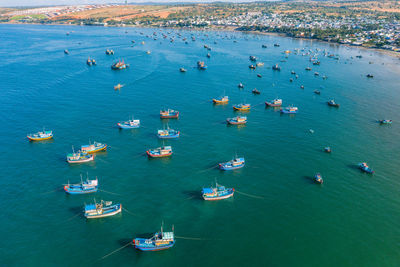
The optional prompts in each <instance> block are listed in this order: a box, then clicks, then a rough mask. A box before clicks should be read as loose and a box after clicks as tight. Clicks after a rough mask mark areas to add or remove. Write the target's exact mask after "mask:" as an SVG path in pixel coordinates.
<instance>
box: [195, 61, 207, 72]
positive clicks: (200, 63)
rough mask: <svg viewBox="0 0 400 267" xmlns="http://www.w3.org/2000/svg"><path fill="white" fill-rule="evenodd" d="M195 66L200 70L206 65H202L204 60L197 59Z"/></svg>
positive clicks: (204, 68)
mask: <svg viewBox="0 0 400 267" xmlns="http://www.w3.org/2000/svg"><path fill="white" fill-rule="evenodd" d="M197 68H198V69H200V70H206V69H207V66H206V65H204V61H197Z"/></svg>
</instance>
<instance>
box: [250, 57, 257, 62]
mask: <svg viewBox="0 0 400 267" xmlns="http://www.w3.org/2000/svg"><path fill="white" fill-rule="evenodd" d="M249 59H250V61H257V58H256V57H255V56H250V57H249Z"/></svg>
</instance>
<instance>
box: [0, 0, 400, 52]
mask: <svg viewBox="0 0 400 267" xmlns="http://www.w3.org/2000/svg"><path fill="white" fill-rule="evenodd" d="M0 22H1V23H42V24H73V25H92V26H119V27H126V26H136V27H170V28H184V29H203V30H207V29H218V30H236V31H251V32H270V33H279V34H284V35H287V36H290V37H295V38H310V39H318V40H323V41H328V42H336V43H342V44H348V45H354V46H363V47H367V48H377V49H385V50H390V51H394V52H399V53H400V4H399V2H398V1H382V2H375V1H366V2H323V3H320V2H312V1H311V2H253V3H240V4H239V3H238V4H233V3H226V4H224V3H210V4H175V5H130V4H128V5H124V4H107V5H105V4H104V5H79V6H58V7H38V8H24V9H6V8H4V9H0Z"/></svg>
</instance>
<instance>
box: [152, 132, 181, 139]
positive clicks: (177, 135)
mask: <svg viewBox="0 0 400 267" xmlns="http://www.w3.org/2000/svg"><path fill="white" fill-rule="evenodd" d="M179 135H180V132H178V133H177V134H171V135H164V136H163V135H159V134H158V135H157V136H158V138H160V139H174V138H178V137H179Z"/></svg>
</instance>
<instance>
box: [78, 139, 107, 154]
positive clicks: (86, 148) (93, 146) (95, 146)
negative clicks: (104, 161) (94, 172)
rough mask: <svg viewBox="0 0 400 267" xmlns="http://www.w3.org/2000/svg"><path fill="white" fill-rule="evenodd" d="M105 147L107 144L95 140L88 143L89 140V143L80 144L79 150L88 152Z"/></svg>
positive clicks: (104, 148) (94, 151) (97, 150)
mask: <svg viewBox="0 0 400 267" xmlns="http://www.w3.org/2000/svg"><path fill="white" fill-rule="evenodd" d="M106 149H107V144H103V143H99V142H96V141H95V142H93V144H90V142H89V145H83V146H81V151H82V152H83V153H88V154H90V153H96V152H99V151H102V150H106Z"/></svg>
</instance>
